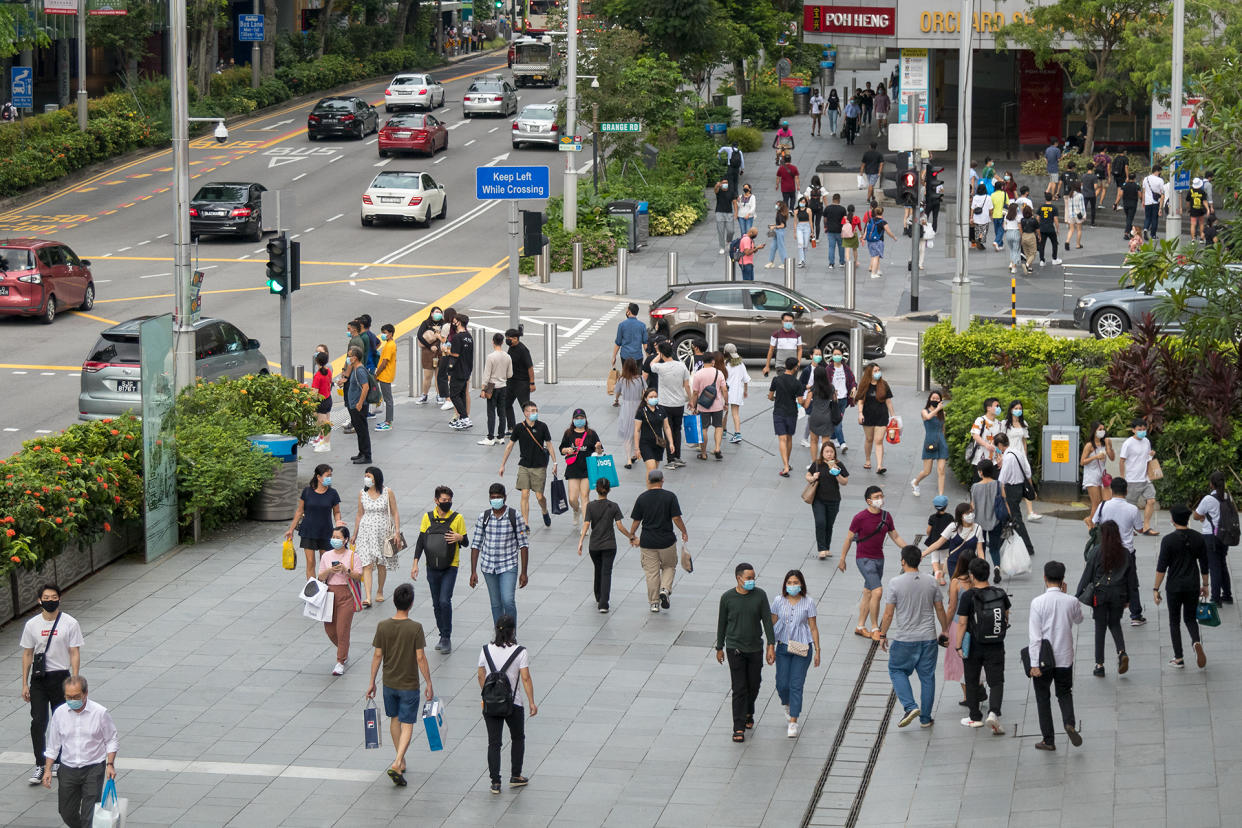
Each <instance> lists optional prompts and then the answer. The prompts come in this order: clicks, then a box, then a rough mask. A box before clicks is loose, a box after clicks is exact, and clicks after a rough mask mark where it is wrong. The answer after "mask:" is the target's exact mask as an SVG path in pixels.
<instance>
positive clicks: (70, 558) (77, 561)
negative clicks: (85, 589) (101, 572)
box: [52, 544, 94, 589]
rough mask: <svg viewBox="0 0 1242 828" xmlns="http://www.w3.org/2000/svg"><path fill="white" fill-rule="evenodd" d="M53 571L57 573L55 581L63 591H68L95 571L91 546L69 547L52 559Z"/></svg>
mask: <svg viewBox="0 0 1242 828" xmlns="http://www.w3.org/2000/svg"><path fill="white" fill-rule="evenodd" d="M52 564H53V567H52V571H53V572H55V573H56V578H55V581H56V583H57V584H58V585H59V586H60V588H61V589H66V588H68V587H70V586H72V585H73V584H76V583H77V582H78V581H80V580H82V579H83V578H85V577H86V576H88V575H90V574H91V572H93V571H94V570H93V569H92V568H91V550H90V547H89V546H86V547H83V546H78V545H76V544H75V545H73V546H70V547H67V548H66V549H65V551H64V552H61V553H60V554H59V555H57V556H56V557H55V558H53V559H52Z"/></svg>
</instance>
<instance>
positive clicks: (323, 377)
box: [311, 345, 332, 451]
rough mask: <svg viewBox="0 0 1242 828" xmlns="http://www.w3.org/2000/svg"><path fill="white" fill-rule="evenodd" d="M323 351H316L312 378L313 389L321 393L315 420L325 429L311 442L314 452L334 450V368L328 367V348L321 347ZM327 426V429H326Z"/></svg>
mask: <svg viewBox="0 0 1242 828" xmlns="http://www.w3.org/2000/svg"><path fill="white" fill-rule="evenodd" d="M320 347H321V348H323V350H322V351H315V374H314V376H312V377H311V388H314V389H315V390H316V391H318V392H319V397H320V399H319V407H318V408H316V409H315V420H316V422H318V423H319V426H320V428H322V429H323V434H321V435H320V436H318V437H316V438H315V439H314V440H311V445H312V446H313V447H314V451H331V450H332V417H331V414H332V366H330V365H328V349H327V346H323V345H321V346H320ZM324 426H327V428H324Z"/></svg>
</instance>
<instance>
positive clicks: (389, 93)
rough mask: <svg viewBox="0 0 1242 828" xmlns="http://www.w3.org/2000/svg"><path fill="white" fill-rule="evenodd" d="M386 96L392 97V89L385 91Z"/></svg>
mask: <svg viewBox="0 0 1242 828" xmlns="http://www.w3.org/2000/svg"><path fill="white" fill-rule="evenodd" d="M384 94H385V95H391V94H392V90H391V89H385V90H384Z"/></svg>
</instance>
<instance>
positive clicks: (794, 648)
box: [785, 641, 811, 658]
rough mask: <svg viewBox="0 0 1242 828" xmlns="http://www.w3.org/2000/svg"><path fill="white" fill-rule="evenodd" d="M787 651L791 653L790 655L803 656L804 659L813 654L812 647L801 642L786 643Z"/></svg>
mask: <svg viewBox="0 0 1242 828" xmlns="http://www.w3.org/2000/svg"><path fill="white" fill-rule="evenodd" d="M785 649H786V650H788V651H789V654H790V655H796V656H802V657H803V658H806V657H807V656H808V655H810V654H811V645H810V644H804V643H802V642H801V641H786V642H785Z"/></svg>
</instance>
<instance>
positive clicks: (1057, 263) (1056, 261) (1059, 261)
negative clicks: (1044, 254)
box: [1052, 259, 1061, 265]
mask: <svg viewBox="0 0 1242 828" xmlns="http://www.w3.org/2000/svg"><path fill="white" fill-rule="evenodd" d="M1052 263H1053V264H1054V265H1059V264H1060V263H1061V260H1060V259H1053V260H1052Z"/></svg>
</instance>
